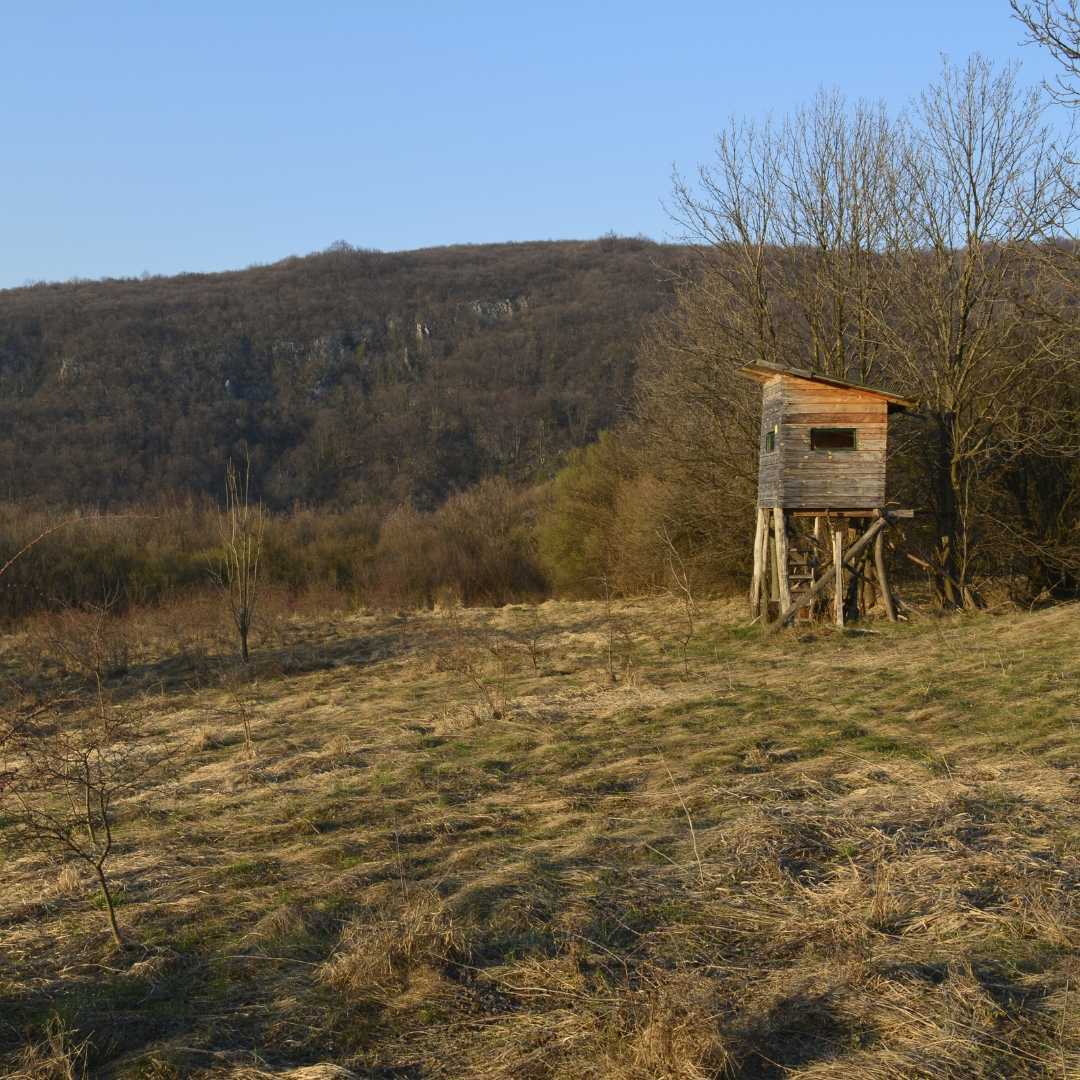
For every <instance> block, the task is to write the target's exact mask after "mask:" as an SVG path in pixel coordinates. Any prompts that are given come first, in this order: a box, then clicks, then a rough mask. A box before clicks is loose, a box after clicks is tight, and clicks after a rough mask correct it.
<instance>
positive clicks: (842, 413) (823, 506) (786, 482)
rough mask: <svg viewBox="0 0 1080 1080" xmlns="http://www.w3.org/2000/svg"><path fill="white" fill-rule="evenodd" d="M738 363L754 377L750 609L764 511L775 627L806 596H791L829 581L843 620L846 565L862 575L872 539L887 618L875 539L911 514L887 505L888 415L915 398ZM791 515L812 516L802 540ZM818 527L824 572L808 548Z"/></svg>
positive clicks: (759, 580)
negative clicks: (757, 392) (826, 551)
mask: <svg viewBox="0 0 1080 1080" xmlns="http://www.w3.org/2000/svg"><path fill="white" fill-rule="evenodd" d="M740 370H741V372H742V374H744V375H746V376H747V377H748V378H751V379H755V380H756V381H758V382H759V383H761V384H762V408H761V442H760V446H759V452H760V458H759V467H758V521H757V536H756V538H755V542H754V583H753V585H752V587H751V598H750V603H751V610H752V612H753V614H754V616H755V617H758V616H760V615H761V614H762V613H763V612H765V611H767V603H766V602H765V601H764V592H765V590H766V588H767V582H766V572H767V568H768V562H769V551H768V549H769V533H770V528H769V526H770V519H771V524H772V526H773V527H772V530H771V531H772V532H773V534H774V538H775V542H774V548H775V558H774V559H773V568H774V569H773V578H772V580H773V592H774V594H775V595H774V596H773V600H775V601H776V605H777V609H778V610H777V616H778V619H779V625H783V623H784V622H786V621H787V620H788V618H790V617H791V615H792V614H793V613H794V612H795V611H796V610H797V609H798V607H799V603H800V601H802V600H804V599H809V598H810V597H803V596H800V595H797V592H798V590H799V589H802V590H803V591H804V592H806V591H808V590H811V589H812V590H813V592H812V593H811V596H817V595H818V594H819V593H820V592H821V591H822V590H823V589H824V588H825V587H826V585H827V584H829V583H830V581H831V582H832V584H833V588H834V593H835V596H836V600H835V605H834V607H835V611H836V618H837V621H838V622H843V618H844V610H845V607H849V608H850V606H851V604H850V598H845V593H844V571H845V568H846V569H847V570H848V572H849V574H851V575H854V578H853V579H852V580H856V581H858V580H861V581H865V580H866V578H867V572H866V568H865V567H862V569H860V568H859V567H857V566H856V565H854V563H855V561H856V558H857V557H861V558H862V560H863V562H865V561H866V560H867V558H868V556H869V551H870V544H871V543H872V542H874V541H875V540H876V541H877V546H876V549H875V554H876V558H875V562H876V563H877V571H878V574H877V576H878V582H877V587H878V588H880V590H882V592H883V593H884V594H885V602H886V609H887V611H888V613H889V615H890V617H893V616H894V614H895V613H894V611H893V609H892V597H891V594H889V592H888V585H887V583H886V582H885V581H884V565H883V559H882V557H881V551H880V546H881V545H880V540H879V539H878V538H879V537H880V533H881V530H882V529H883V528H884V527H885V525H886V524H887V523H888V521H889V519H890V517H891V518H896V517H910V516H911V514H910V512H909V511H886V493H885V459H886V453H887V449H888V433H889V416H890V415H891V414H892V413H895V412H901V411H904V410H906V409H911V408H914V406H915V402H913V401H911V400H909V399H907V398H903V397H900V396H899V395H898V394H892V393H889V392H888V391H885V390H878V389H875V388H873V387H869V386H863V385H861V384H859V383H854V382H849V381H847V380H845V379H837V378H833V377H832V376H829V375H821V374H818V373H817V372H813V371H808V370H806V369H804V368H797V367H784V366H780V365H777V364H767V363H763V362H758V363H754V364H750V365H748V366H746V367H744V368H742V369H740ZM798 518H812V519H813V520H814V531H813V537H812V538H810V539H809V540H807V539H806V538H801V539H799V542H798V543H795V542H794V541H795V540H796V539H797V536H796V534H797V528H796V520H797V519H798ZM862 522H865V526H866V529H865V532H864V536H863V537H859V538H856V539H853V540H852V545H851V548H852V549H853V550H847V551H845V543H846V541H847V539H848V533H849V532H851V531H852V529H853V528H857V527H858V526H859V524H860V523H862ZM826 528H827V529H828V530H829V531H830V532H831V533H832V541H831V545H830V546H831V548H832V555H833V557H832V559H831V560H830V561H831V562H832V570H831V571H825V570H823V569H822V568H823V566H824V563H825V560H824V559H823V558H822V557H821V552H820V551H818V550H816V549H817V548H822V547H823V545H824V539H825V537H824V534H825V531H826ZM866 533H869V534H870V535H869V536H866ZM864 537H865V542H863V540H864ZM860 566H862V564H861V563H860ZM822 579H826V580H824V581H823V580H822ZM793 585H794V586H796V589H795V590H793V589H792V586H793Z"/></svg>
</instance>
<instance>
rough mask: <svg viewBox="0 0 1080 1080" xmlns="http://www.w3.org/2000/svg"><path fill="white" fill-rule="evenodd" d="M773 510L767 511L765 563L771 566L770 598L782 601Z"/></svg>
mask: <svg viewBox="0 0 1080 1080" xmlns="http://www.w3.org/2000/svg"><path fill="white" fill-rule="evenodd" d="M773 516H774V515H773V511H772V510H766V511H765V540H764V544H765V563H766V565H767V566H768V568H769V599H770V600H773V601H775V602H776V603H780V574H779V572H778V571H777V568H776V550H775V544H774V543H773V536H772V520H773Z"/></svg>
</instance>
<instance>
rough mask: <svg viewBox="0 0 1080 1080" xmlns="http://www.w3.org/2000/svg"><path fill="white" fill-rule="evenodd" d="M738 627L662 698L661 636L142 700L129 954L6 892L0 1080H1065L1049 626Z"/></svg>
mask: <svg viewBox="0 0 1080 1080" xmlns="http://www.w3.org/2000/svg"><path fill="white" fill-rule="evenodd" d="M736 618H737V614H736V613H735V611H734V609H732V608H729V607H724V606H722V605H715V606H706V607H705V608H704V609H703V611H702V620H701V622H700V624H699V626H698V627H697V633H696V636H695V638H694V640H693V642H692V643H691V645H690V647H689V649H688V654H687V656H686V657H685V663H684V657H683V656H682V655H681V654H680V651H679V647H678V643H677V640H676V637H677V633H678V617H677V612H673V611H672V608H671V605H669V604H665V603H661V602H649V603H635V604H629V605H625V606H619V607H617V608H616V609H615V610H614V611H612V612H608V611H606V610H605V609H604V607H603V605H598V604H591V605H590V604H569V603H548V604H545V605H544V606H543V607H541V608H539V609H537V610H536V611H534V610H531V609H525V608H508V609H503V610H501V611H497V612H476V611H472V612H466V613H463V614H461V615H459V616H457V617H456V618H448V617H447V616H445V615H437V614H436V615H417V616H412V615H410V616H408V617H399V618H394V617H390V616H385V617H352V618H343V619H341V620H339V621H336V622H333V623H331V622H329V621H327V622H325V623H322V624H318V623H315V622H310V621H309V622H306V623H300V622H296V623H293V624H291V625H289V626H287V627H286V628H285V629H284V630H283V631H282V632H281V633H282V634H283V636H284V641H283V642H281V643H280V647H276V648H275V649H274V650H270V649H269V648H264V650H263V652H262V656H261V659H260V661H259V663H258V665H257V670H256V677H255V678H254V679H253V680H252V681H246V682H243V683H238V682H235V681H233V682H231V683H229V685H226V682H223V681H222V679H221V678H219V677H212V678H210V679H208V680H207V683H206V685H204V686H203V687H202V688H198V689H190V688H188V689H182V688H179V687H180V686H181V684H182V682H183V679H179V680H174V682H175V688H173V689H170V688H169V683H168V682H164V683H161V682H159V681H158V679H159V676H164V675H167V674H168V673H169V672H173V674H175V671H174V669H173V668H172V667H169V666H168V665H165V666H160V667H155V666H154V665H150V666H149V667H147V668H144V669H142V670H141V671H140V672H138V673H137V674H136V675H134V676H132V677H131V678H130V680H129V685H128V686H126V687H121V688H120V693H121V694H122V695H128V704H126V705H125V706H124V707H131V703H132V702H134V703H137V707H139V708H141V709H143V710H145V711H146V713H147V715H148V718H149V719H148V722H149V724H150V726H151V728H153V729H154V730H156V731H158V732H159V733H160V734H161V735H162V736H163V737H165V738H167V739H168V740H170V741H171V742H172V743H173V745H175V746H176V747H177V748H178V750H179V751H180V756H179V757H178V759H177V767H176V772H175V775H174V776H173V777H172V778H170V779H168V780H167V781H163V782H162V784H161V785H160V786H159V787H158V788H157V789H155V790H153V791H151V792H149V793H147V794H146V795H145V796H144V797H143V798H142V799H141V800H139V801H137V802H135V803H132V804H129V805H127V806H125V808H124V816H125V820H124V821H123V822H122V824H121V827H120V834H121V839H122V849H123V850H122V853H121V854H120V855H119V857H118V858H117V859H116V862H115V867H114V870H115V874H116V877H117V879H118V881H119V882H120V883H121V888H122V891H123V897H124V902H123V904H122V906H121V908H120V916H121V919H122V922H123V924H124V925H125V926H126V927H128V928H129V929H130V931H131V932H132V935H133V936H134V937H136V938H137V939H139V941H140V942H141V943H142V944H143V946H144V948H140V949H139V950H136V951H135V953H134V954H133V955H131V956H127V957H117V956H116V955H114V954H112V953H111V952H110V948H109V945H108V941H107V938H106V935H105V925H104V919H103V916H102V913H101V911H100V910H95V908H94V906H93V905H92V903H91V902H90V901H89V900H88V899H87V892H86V891H85V890H84V889H79V888H72V884H73V883H72V881H71V880H70V874H69V875H64V876H61V877H59V878H58V875H57V869H56V866H55V864H50V863H48V862H46V860H44V859H43V858H40V857H38V856H33V855H30V856H23V857H20V858H17V859H14V860H11V861H8V862H7V863H5V864H4V875H3V881H2V886H0V888H2V892H0V944H2V950H0V1065H3V1071H4V1074H5V1075H9V1074H11V1073H13V1072H14V1073H16V1074H18V1071H19V1070H20V1069H21V1070H22V1075H64V1074H63V1073H62V1072H58V1073H53V1074H49V1073H47V1072H38V1073H34V1071H33V1070H34V1069H35V1068H38V1069H44V1068H45V1065H44V1064H42V1063H44V1062H46V1061H52V1063H53V1066H50V1067H55V1066H56V1065H57V1063H58V1062H59V1061H60V1060H61V1059H62V1058H63V1057H64V1055H65V1054H67V1055H68V1057H69V1058H70V1059H71V1060H75V1058H76V1057H77V1056H78V1055H77V1054H76V1048H77V1044H78V1043H79V1041H80V1040H81V1039H83V1038H84V1037H86V1036H89V1037H90V1039H91V1041H92V1046H91V1047H90V1048H88V1050H87V1053H88V1054H89V1060H90V1061H91V1064H92V1067H93V1068H94V1069H95V1070H96V1071H100V1072H102V1073H105V1074H111V1073H114V1072H115V1073H118V1074H120V1075H129V1076H139V1075H146V1076H154V1077H169V1076H181V1075H189V1074H192V1073H196V1074H198V1073H203V1072H205V1073H206V1074H209V1075H229V1076H235V1077H239V1076H254V1075H262V1074H263V1073H264V1072H266V1071H276V1070H279V1069H285V1068H286V1067H298V1066H302V1065H310V1064H312V1063H316V1062H336V1063H338V1064H340V1065H344V1066H348V1067H349V1068H350V1069H352V1070H355V1072H357V1073H358V1074H360V1075H371V1076H387V1077H390V1076H401V1077H427V1076H443V1077H458V1076H490V1077H496V1076H514V1077H516V1078H526V1077H541V1076H564V1077H642V1078H646V1077H663V1076H670V1077H704V1076H721V1075H731V1076H738V1077H745V1078H750V1077H779V1076H786V1075H795V1076H799V1077H807V1078H809V1077H826V1076H829V1077H854V1076H858V1077H879V1076H880V1077H884V1076H890V1077H898V1078H899V1077H911V1076H928V1077H946V1076H950V1077H952V1076H955V1077H961V1076H963V1077H998V1076H1006V1075H1017V1076H1043V1075H1046V1076H1057V1077H1062V1076H1072V1075H1078V1072H1077V1070H1080V1041H1078V1032H1080V978H1078V977H1077V969H1076V967H1075V963H1074V961H1073V960H1072V959H1071V957H1072V956H1074V955H1075V954H1074V950H1075V949H1076V946H1077V943H1078V936H1080V934H1078V930H1077V918H1076V915H1077V912H1076V909H1075V907H1070V904H1074V903H1075V890H1076V885H1077V883H1078V880H1080V864H1078V859H1077V851H1076V845H1077V839H1078V825H1080V808H1078V802H1080V800H1078V795H1080V786H1078V781H1080V738H1078V731H1077V719H1078V716H1080V679H1078V670H1077V669H1078V665H1077V662H1076V661H1077V657H1078V656H1080V609H1078V608H1077V607H1076V606H1075V605H1074V606H1071V607H1062V608H1058V609H1055V610H1050V611H1045V612H1041V613H1035V614H1028V615H1010V616H1007V617H982V618H979V619H977V620H967V619H958V620H955V621H952V620H946V621H934V620H925V621H920V622H917V623H915V624H911V625H901V626H898V627H889V626H884V625H879V624H875V629H876V630H877V631H878V632H877V633H874V634H870V635H838V634H835V633H833V632H831V631H824V632H821V631H818V632H816V633H814V634H812V635H806V634H803V635H801V636H800V635H797V634H794V633H793V634H791V635H790V636H787V637H786V638H782V639H780V640H779V641H770V642H765V641H762V640H761V639H760V638H758V637H757V636H756V635H755V634H753V633H752V632H748V631H746V630H745V629H743V628H740V627H739V626H738V624H737V622H736ZM529 642H531V643H532V645H533V649H532V653H533V656H530V649H529V647H528V643H529ZM13 649H14V646H13V647H10V648H9V654H8V656H9V660H11V657H12V656H14V655H15V653H14V652H13V651H12V650H13ZM609 651H610V660H611V667H612V668H613V669H614V670H615V671H616V673H617V676H618V681H617V682H616V683H614V684H613V683H612V681H611V678H610V675H609V670H608V669H609ZM534 658H535V660H536V665H535V666H536V670H534V663H533V659H534ZM11 662H14V661H11ZM140 680H141V682H140ZM140 685H141V687H142V688H143V691H145V693H144V694H143V692H142V691H139V693H136V691H137V690H139V687H140ZM140 695H142V696H140ZM243 714H246V715H247V716H248V718H249V720H250V723H251V725H252V731H253V737H254V757H253V758H249V757H248V755H247V754H246V752H245V749H244V746H243V743H242V741H241V737H240V732H241V729H242V725H241V719H242V715H243ZM691 823H692V824H691ZM53 1013H57V1014H59V1016H60V1017H61V1018H62V1026H64V1028H65V1029H66V1034H64V1033H62V1032H61V1023H60V1022H57V1021H55V1020H54V1021H53V1022H52V1025H51V1030H52V1032H53V1037H52V1044H51V1045H46V1043H47V1040H46V1037H45V1034H44V1033H45V1031H46V1029H47V1027H48V1026H49V1025H48V1018H49V1016H50V1015H51V1014H53ZM31 1044H36V1046H37V1049H36V1050H32V1049H30V1045H31ZM5 1055H6V1056H5ZM35 1061H37V1062H38V1065H36V1066H35V1065H34V1064H33V1062H35ZM301 1075H302V1074H301ZM308 1075H310V1074H308Z"/></svg>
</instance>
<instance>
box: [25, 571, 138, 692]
mask: <svg viewBox="0 0 1080 1080" xmlns="http://www.w3.org/2000/svg"><path fill="white" fill-rule="evenodd" d="M116 602H117V597H116V593H115V592H113V593H111V594H109V595H107V596H106V597H105V598H104V599H103V600H102V601H101V603H99V604H92V605H89V606H87V607H86V608H83V609H77V608H71V607H68V608H64V609H63V610H61V611H58V612H55V613H53V614H51V615H47V616H44V617H43V618H41V619H40V620H38V621H37V622H36V623H35V624H34V626H33V632H32V634H31V640H32V642H33V644H35V645H36V646H37V648H39V649H40V650H41V652H43V653H44V654H45V655H47V656H52V657H53V658H55V659H56V660H57V661H59V662H60V663H61V664H63V665H64V666H65V667H68V668H71V669H73V670H75V671H77V672H79V673H80V674H81V675H84V676H86V677H88V678H92V679H114V678H118V677H119V676H121V675H126V674H127V672H128V670H129V668H130V667H131V659H132V653H133V652H134V646H133V641H132V634H131V627H130V624H129V622H128V621H127V620H126V619H125V618H124V617H123V616H121V615H119V614H117V612H116Z"/></svg>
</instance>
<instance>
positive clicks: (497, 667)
mask: <svg viewBox="0 0 1080 1080" xmlns="http://www.w3.org/2000/svg"><path fill="white" fill-rule="evenodd" d="M444 619H445V624H444V626H443V627H442V630H441V641H440V644H439V646H438V647H437V648H436V650H435V666H436V669H437V670H439V671H446V672H452V673H453V674H455V675H458V676H459V677H460V678H461V679H463V680H464V681H465V682H466V683H468V684H469V686H471V687H472V688H473V689H474V690H475V691H476V693H477V695H478V697H479V707H480V712H481V717H480V718H487V719H493V720H499V719H501V718H502V717H503V716H504V715H505V713H506V708H507V705H508V704H509V700H510V695H509V688H508V685H507V684H508V680H509V676H510V674H511V671H512V670H513V667H514V659H515V657H514V653H515V648H514V644H515V643H514V642H513V641H511V640H509V639H506V638H503V637H502V635H499V634H497V633H495V632H493V631H490V630H484V631H480V632H474V633H470V632H469V630H468V629H467V628H466V627H465V625H464V623H463V622H462V620H461V617H460V614H459V613H458V612H457V610H456V609H454V608H451V609H450V610H449V611H448V612H447V613H446V615H445V616H444Z"/></svg>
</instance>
